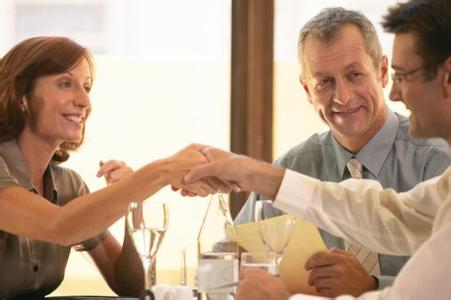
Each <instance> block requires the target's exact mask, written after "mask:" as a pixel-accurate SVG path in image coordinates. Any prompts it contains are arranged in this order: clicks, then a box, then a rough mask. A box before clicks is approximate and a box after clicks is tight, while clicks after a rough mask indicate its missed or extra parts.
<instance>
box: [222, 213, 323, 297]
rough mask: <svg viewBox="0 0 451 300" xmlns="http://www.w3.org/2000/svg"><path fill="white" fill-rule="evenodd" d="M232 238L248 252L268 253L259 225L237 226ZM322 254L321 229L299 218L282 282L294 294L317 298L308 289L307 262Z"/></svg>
mask: <svg viewBox="0 0 451 300" xmlns="http://www.w3.org/2000/svg"><path fill="white" fill-rule="evenodd" d="M287 217H288V216H287V215H284V216H280V217H275V218H271V219H267V220H265V222H269V221H270V222H281V221H282V220H283V218H287ZM274 234H276V233H274ZM228 238H229V239H231V240H235V241H236V242H237V243H238V244H239V245H240V246H241V247H242V248H244V249H246V251H248V252H265V251H266V248H265V245H264V244H263V242H262V240H261V238H260V234H259V225H258V223H257V222H255V223H248V224H241V225H237V226H236V238H235V237H233V235H229V236H228ZM318 251H327V249H326V246H325V245H324V242H323V240H322V238H321V236H320V234H319V232H318V229H317V228H316V226H315V225H313V224H312V223H308V222H306V221H303V220H301V219H299V218H297V219H296V225H295V228H294V230H293V235H292V236H291V239H290V242H289V244H288V246H287V248H286V249H285V253H284V255H283V258H282V261H281V263H280V278H281V279H282V281H283V282H284V284H285V285H286V287H287V288H288V290H289V291H290V292H291V293H304V294H311V295H316V294H317V293H316V291H315V289H314V288H313V287H311V286H309V285H308V277H309V273H310V272H307V271H306V270H305V269H304V265H305V262H306V261H307V259H309V258H310V257H311V256H312V255H313V254H314V253H316V252H318Z"/></svg>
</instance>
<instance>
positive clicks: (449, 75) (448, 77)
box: [443, 56, 451, 97]
mask: <svg viewBox="0 0 451 300" xmlns="http://www.w3.org/2000/svg"><path fill="white" fill-rule="evenodd" d="M443 66H444V67H445V75H444V76H443V88H444V91H445V97H451V56H450V57H448V58H447V59H446V60H445V63H444V64H443Z"/></svg>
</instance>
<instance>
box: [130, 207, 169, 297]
mask: <svg viewBox="0 0 451 300" xmlns="http://www.w3.org/2000/svg"><path fill="white" fill-rule="evenodd" d="M126 220H127V230H128V232H129V234H130V237H131V240H132V241H133V244H134V246H135V249H136V251H137V253H138V255H139V257H140V259H141V262H142V264H143V268H144V287H145V291H146V292H147V291H150V288H151V285H152V284H151V276H152V274H151V270H152V264H153V263H154V260H155V256H156V254H157V252H158V249H159V248H160V246H161V242H162V241H163V238H164V235H165V233H166V230H167V227H168V221H169V210H168V205H167V204H166V203H162V204H160V203H154V201H152V200H148V201H142V202H132V203H130V205H129V208H128V213H127V216H126Z"/></svg>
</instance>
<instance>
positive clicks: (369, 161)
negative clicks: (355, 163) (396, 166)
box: [332, 108, 399, 177]
mask: <svg viewBox="0 0 451 300" xmlns="http://www.w3.org/2000/svg"><path fill="white" fill-rule="evenodd" d="M398 129H399V119H398V117H397V116H396V114H395V113H394V112H392V111H391V110H390V109H389V108H387V118H386V119H385V123H384V126H382V128H381V129H380V130H379V131H378V132H377V133H376V134H375V135H374V136H373V137H372V138H371V139H370V140H369V141H368V143H367V144H366V145H365V146H364V147H363V148H362V149H361V150H360V151H359V152H357V153H356V154H353V153H351V152H349V151H348V150H346V149H345V148H344V147H343V146H342V145H340V143H338V142H337V140H336V139H335V138H334V137H333V136H332V142H333V143H332V144H333V147H334V150H335V154H336V157H337V167H338V171H339V172H340V173H339V174H341V175H343V174H344V171H345V168H346V163H347V162H348V161H349V159H351V158H352V157H355V158H357V159H358V160H359V161H360V163H361V164H362V165H363V166H364V167H365V169H366V170H368V171H369V172H370V173H371V174H372V175H373V176H375V177H377V176H378V175H379V173H380V170H381V168H382V165H383V164H384V161H385V159H386V157H387V155H388V154H389V152H390V150H391V148H392V147H391V145H392V144H393V142H394V140H395V138H396V134H397V132H398Z"/></svg>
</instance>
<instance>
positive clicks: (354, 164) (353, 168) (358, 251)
mask: <svg viewBox="0 0 451 300" xmlns="http://www.w3.org/2000/svg"><path fill="white" fill-rule="evenodd" d="M346 168H347V169H348V171H349V173H350V174H351V177H352V178H363V176H362V164H361V163H360V162H359V161H358V160H357V159H355V158H351V159H350V160H349V161H348V163H347V164H346ZM345 244H347V245H348V247H347V251H348V252H349V253H351V254H352V255H354V256H355V257H356V258H357V259H358V261H359V262H360V263H361V264H362V266H363V268H364V269H365V270H366V271H367V272H368V274H371V275H380V273H381V271H380V268H379V259H378V256H377V253H375V252H372V251H370V250H368V249H365V248H363V247H360V246H358V245H355V244H352V243H349V242H346V243H345Z"/></svg>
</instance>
